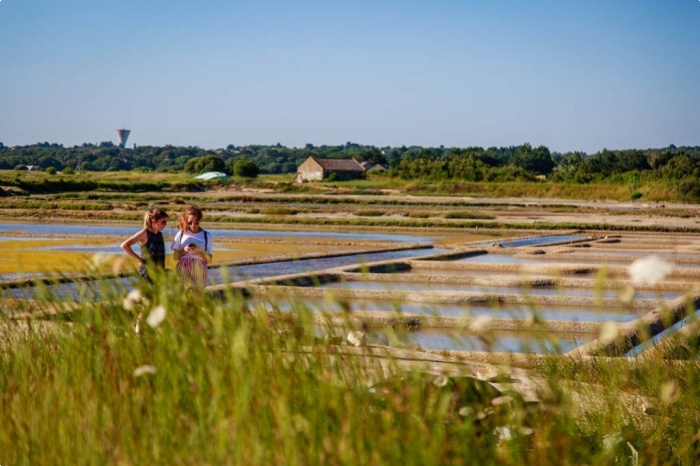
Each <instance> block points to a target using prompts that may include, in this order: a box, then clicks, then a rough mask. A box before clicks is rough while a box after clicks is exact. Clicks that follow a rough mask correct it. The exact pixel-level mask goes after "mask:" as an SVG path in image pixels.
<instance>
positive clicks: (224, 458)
mask: <svg viewBox="0 0 700 466" xmlns="http://www.w3.org/2000/svg"><path fill="white" fill-rule="evenodd" d="M126 292H127V290H126V289H121V288H119V289H117V288H112V289H104V290H102V293H103V296H104V297H105V299H104V300H103V301H100V302H99V303H93V304H89V303H86V302H87V301H88V298H87V296H86V297H83V299H81V301H82V302H83V303H84V304H82V305H80V306H78V307H77V308H75V309H74V308H73V306H70V307H69V306H68V305H67V304H65V303H63V302H61V301H59V300H58V299H57V297H54V296H47V297H46V298H45V303H44V305H45V306H46V307H53V308H59V309H61V310H63V311H66V312H65V313H60V314H59V316H58V317H53V318H46V317H44V318H39V317H37V318H33V319H26V320H22V321H5V322H0V324H2V334H1V335H2V340H1V342H2V351H1V352H0V422H2V425H1V428H0V464H3V465H5V464H11V465H14V464H32V465H35V464H39V465H41V464H71V465H75V464H174V465H178V464H246V465H248V464H250V465H257V464H260V465H263V464H264V465H269V464H285V465H288V464H291V465H294V464H304V465H307V464H323V465H326V464H353V465H355V464H479V465H490V464H499V465H503V464H505V465H522V464H590V465H603V464H605V465H607V464H613V463H614V464H697V460H698V458H699V457H698V453H699V451H700V450H698V441H697V437H698V436H697V435H696V433H697V432H698V431H699V429H700V416H698V408H697V407H698V401H699V400H700V398H699V395H700V393H699V391H700V388H699V387H700V384H699V383H698V382H699V380H698V371H697V369H696V366H695V364H692V363H690V364H688V363H682V364H681V363H678V364H668V362H667V361H664V360H661V359H659V360H650V361H648V362H647V363H646V364H645V365H643V366H642V367H641V369H634V368H631V366H629V365H628V364H626V363H624V362H622V361H620V360H619V359H615V358H607V359H606V358H601V359H599V360H596V361H593V362H581V361H578V362H577V361H572V360H568V359H561V360H552V361H551V362H550V363H548V365H547V366H545V367H543V368H542V369H541V371H540V372H539V373H537V374H535V373H533V375H536V376H537V377H541V381H542V382H541V383H542V391H541V393H540V394H539V400H540V401H539V402H538V403H526V402H525V401H523V398H522V397H520V396H518V394H517V393H515V392H513V393H510V396H509V397H506V398H504V397H503V396H502V395H503V393H497V392H495V391H494V388H493V386H491V385H488V384H486V383H484V382H478V381H476V380H475V379H470V378H459V377H445V376H440V377H436V376H434V375H428V374H422V373H419V372H405V371H403V370H401V366H400V365H399V363H400V362H405V361H400V360H391V359H382V358H377V357H369V356H365V357H363V356H361V351H349V350H344V347H343V346H338V345H332V344H330V343H327V342H325V340H324V339H322V338H320V337H319V336H318V335H319V333H318V331H316V330H314V326H313V324H312V321H313V319H312V315H311V314H310V313H309V312H308V311H306V310H305V309H303V308H298V309H295V310H294V312H293V313H289V312H279V311H274V310H273V311H268V310H263V309H254V308H253V309H251V308H250V307H249V305H248V304H247V302H246V301H245V300H244V298H243V297H242V295H241V294H240V293H238V292H234V291H228V292H225V293H223V294H221V295H218V296H214V295H204V294H198V293H192V292H187V291H185V290H182V289H180V288H178V287H176V286H173V282H167V283H166V282H161V283H160V285H159V286H157V287H156V288H155V289H149V288H147V287H144V288H143V290H142V296H143V297H142V299H130V300H126V301H125V300H124V299H123V298H124V296H125V295H126ZM160 306H162V308H160ZM154 309H160V310H165V311H166V314H165V316H164V319H163V320H162V322H160V321H158V319H154V318H155V317H157V315H156V314H155V313H153V311H154ZM68 311H70V312H68ZM139 316H140V317H139ZM161 317H163V316H162V315H161ZM137 323H138V325H139V333H137V332H136V331H135V326H136V324H137ZM694 356H697V353H694ZM382 362H384V363H387V362H388V363H387V364H382ZM572 386H575V387H576V388H574V389H571V387H572ZM631 394H635V395H638V396H639V397H640V398H639V399H643V400H644V401H643V402H640V405H635V404H634V403H627V402H626V401H625V400H627V399H629V396H630V395H631ZM584 395H585V396H584ZM581 400H584V401H581ZM585 400H587V401H585ZM641 404H644V406H642V405H641ZM645 408H646V412H645ZM647 413H653V414H647ZM635 455H636V456H635Z"/></svg>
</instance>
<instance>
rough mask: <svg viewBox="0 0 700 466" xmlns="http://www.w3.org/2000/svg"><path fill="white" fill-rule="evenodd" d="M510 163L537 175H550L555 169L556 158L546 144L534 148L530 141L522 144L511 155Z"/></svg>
mask: <svg viewBox="0 0 700 466" xmlns="http://www.w3.org/2000/svg"><path fill="white" fill-rule="evenodd" d="M510 163H511V164H512V165H514V166H516V167H519V168H522V169H523V170H525V171H528V172H530V173H534V174H536V175H549V174H550V173H552V170H553V169H554V160H552V154H551V153H550V152H549V149H548V148H547V147H545V146H539V147H537V148H536V149H533V148H532V146H531V145H530V144H529V143H525V144H523V145H522V146H520V148H519V149H518V150H517V151H516V152H515V154H513V157H511V159H510Z"/></svg>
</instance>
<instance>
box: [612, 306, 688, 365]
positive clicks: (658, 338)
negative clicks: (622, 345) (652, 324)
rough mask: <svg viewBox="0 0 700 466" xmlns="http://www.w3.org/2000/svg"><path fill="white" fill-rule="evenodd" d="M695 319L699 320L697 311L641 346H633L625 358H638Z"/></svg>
mask: <svg viewBox="0 0 700 466" xmlns="http://www.w3.org/2000/svg"><path fill="white" fill-rule="evenodd" d="M696 319H700V310H698V309H696V310H695V313H693V314H692V315H690V316H687V317H685V318H684V319H682V320H679V321H678V322H676V323H675V324H673V325H672V326H670V327H669V328H667V329H666V330H664V331H663V332H660V333H657V334H656V335H654V336H653V337H652V338H650V339H649V340H647V341H645V342H644V343H642V344H641V345H637V346H635V347H634V348H632V349H631V350H629V351H628V352H627V353H625V357H634V356H638V355H640V354H642V353H643V352H645V351H646V350H648V349H649V348H652V347H654V346H656V345H657V344H659V343H660V342H661V341H662V340H664V339H665V338H668V337H670V336H672V335H673V334H675V333H676V332H678V331H679V330H680V329H681V328H683V327H685V326H686V325H688V324H689V323H690V322H691V321H693V320H696Z"/></svg>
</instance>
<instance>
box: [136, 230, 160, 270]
mask: <svg viewBox="0 0 700 466" xmlns="http://www.w3.org/2000/svg"><path fill="white" fill-rule="evenodd" d="M146 237H147V238H146V244H142V245H141V256H142V257H143V260H144V265H141V266H140V267H139V273H140V274H141V276H142V277H143V278H144V279H146V280H148V281H149V282H152V281H151V279H150V278H149V277H148V271H147V270H146V267H145V263H146V262H152V263H154V264H155V265H156V266H158V267H160V268H162V269H165V241H163V233H161V232H160V231H159V232H158V233H153V232H152V231H151V230H146Z"/></svg>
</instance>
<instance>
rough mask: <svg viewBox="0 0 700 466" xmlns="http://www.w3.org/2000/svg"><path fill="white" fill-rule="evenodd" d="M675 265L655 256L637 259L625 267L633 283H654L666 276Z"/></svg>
mask: <svg viewBox="0 0 700 466" xmlns="http://www.w3.org/2000/svg"><path fill="white" fill-rule="evenodd" d="M675 269H676V266H675V265H674V264H672V263H670V262H667V261H665V260H663V259H660V258H659V257H657V256H648V257H645V258H643V259H637V260H636V261H634V262H632V264H630V266H629V268H628V269H627V270H628V272H629V274H630V278H631V279H632V282H634V284H635V285H655V284H657V283H659V282H660V281H661V280H663V279H664V278H666V277H667V276H668V275H669V274H671V272H673V271H674V270H675Z"/></svg>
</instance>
